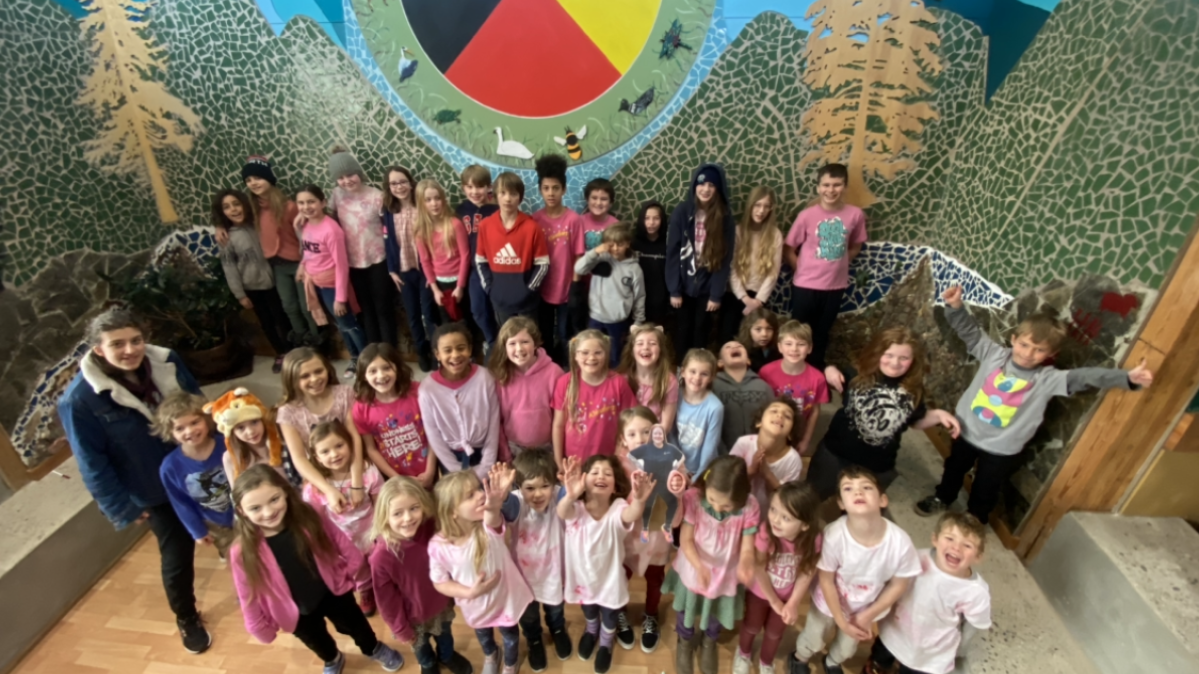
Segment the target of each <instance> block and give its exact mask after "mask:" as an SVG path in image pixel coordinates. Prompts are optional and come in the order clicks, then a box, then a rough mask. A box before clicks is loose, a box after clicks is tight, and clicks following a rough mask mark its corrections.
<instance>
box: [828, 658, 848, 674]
mask: <svg viewBox="0 0 1199 674" xmlns="http://www.w3.org/2000/svg"><path fill="white" fill-rule="evenodd" d="M824 674H845V670H844V669H843V668H842V667H841V665H831V664H829V661H828V660H827V659H826V660H825V661H824Z"/></svg>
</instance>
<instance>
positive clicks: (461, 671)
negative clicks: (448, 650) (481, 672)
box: [441, 651, 475, 674]
mask: <svg viewBox="0 0 1199 674" xmlns="http://www.w3.org/2000/svg"><path fill="white" fill-rule="evenodd" d="M441 664H442V665H443V666H444V667H445V668H446V669H448V670H450V674H475V666H474V665H472V664H470V660H467V659H466V658H464V657H462V654H461V653H459V652H458V651H454V653H453V654H452V655H450V660H449V662H443V663H441Z"/></svg>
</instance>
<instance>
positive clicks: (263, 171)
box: [241, 154, 279, 185]
mask: <svg viewBox="0 0 1199 674" xmlns="http://www.w3.org/2000/svg"><path fill="white" fill-rule="evenodd" d="M250 176H254V177H256V178H262V179H263V180H265V181H267V182H268V183H270V184H272V185H274V184H275V183H278V182H279V179H278V178H276V177H275V170H274V169H272V168H271V162H270V160H269V159H267V158H266V157H263V156H262V155H257V154H254V155H250V156H249V157H247V158H246V165H245V166H242V167H241V181H242V182H243V183H244V182H245V181H246V178H249V177H250Z"/></svg>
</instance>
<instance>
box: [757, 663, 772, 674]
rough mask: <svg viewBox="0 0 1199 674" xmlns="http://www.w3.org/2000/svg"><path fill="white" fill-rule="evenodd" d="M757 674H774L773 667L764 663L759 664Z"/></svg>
mask: <svg viewBox="0 0 1199 674" xmlns="http://www.w3.org/2000/svg"><path fill="white" fill-rule="evenodd" d="M758 674H774V665H768V664H766V663H765V662H759V663H758Z"/></svg>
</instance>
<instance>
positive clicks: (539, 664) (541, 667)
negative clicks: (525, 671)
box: [525, 639, 546, 672]
mask: <svg viewBox="0 0 1199 674" xmlns="http://www.w3.org/2000/svg"><path fill="white" fill-rule="evenodd" d="M525 645H526V646H527V647H528V650H529V669H532V670H533V671H534V672H544V671H545V668H546V660H545V642H544V641H542V640H541V639H538V640H536V641H526V642H525Z"/></svg>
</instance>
